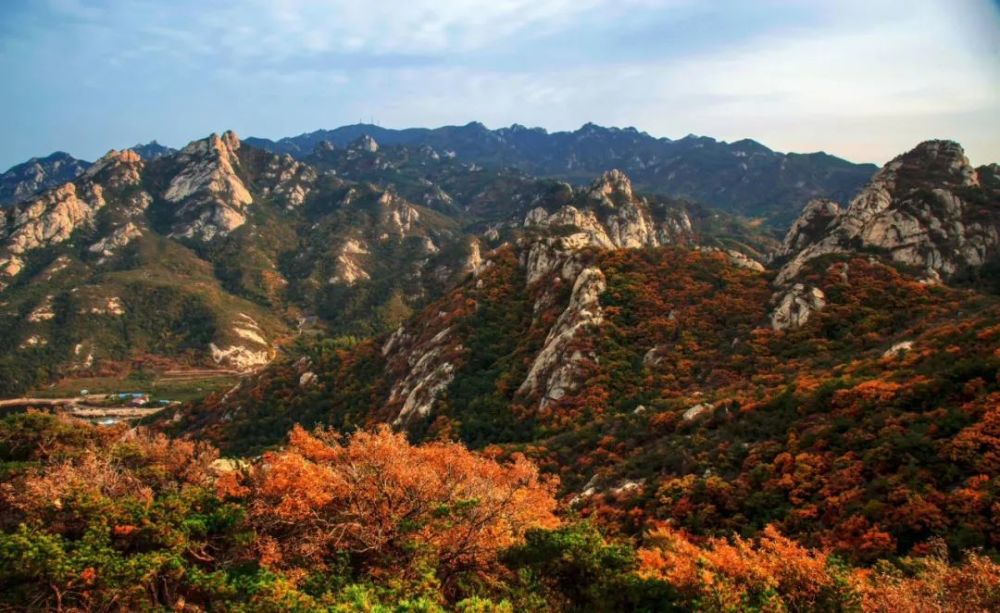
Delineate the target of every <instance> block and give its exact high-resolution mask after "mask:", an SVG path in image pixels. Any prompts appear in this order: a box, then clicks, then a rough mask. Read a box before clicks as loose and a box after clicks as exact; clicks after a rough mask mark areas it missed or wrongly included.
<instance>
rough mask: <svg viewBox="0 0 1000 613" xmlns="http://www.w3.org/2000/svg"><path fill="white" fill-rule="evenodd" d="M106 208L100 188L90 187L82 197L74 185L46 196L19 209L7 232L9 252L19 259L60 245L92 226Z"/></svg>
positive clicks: (70, 184)
mask: <svg viewBox="0 0 1000 613" xmlns="http://www.w3.org/2000/svg"><path fill="white" fill-rule="evenodd" d="M88 200H89V202H88ZM104 204H105V203H104V198H103V194H102V189H101V187H100V186H99V185H91V186H89V187H88V188H87V190H85V193H79V194H78V192H77V187H76V185H74V184H73V183H66V184H65V185H63V186H62V187H59V188H56V189H54V190H50V191H48V192H45V193H44V194H42V195H41V196H39V197H38V198H35V199H34V200H30V201H28V202H27V203H25V204H24V205H22V206H20V207H18V209H17V212H16V213H15V214H14V217H13V223H12V224H11V227H10V229H9V231H8V235H7V239H6V249H7V251H8V252H10V253H12V254H15V255H20V254H23V253H26V252H28V251H31V250H32V249H37V248H39V247H45V246H49V245H54V244H57V243H61V242H63V241H65V240H66V239H68V238H69V237H70V235H71V234H72V233H73V232H74V231H75V230H76V229H77V228H79V227H80V226H81V225H83V224H85V223H89V222H90V221H91V220H92V219H93V216H94V213H95V211H96V210H97V209H98V208H100V207H102V206H104Z"/></svg>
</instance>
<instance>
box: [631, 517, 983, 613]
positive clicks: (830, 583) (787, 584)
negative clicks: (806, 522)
mask: <svg viewBox="0 0 1000 613" xmlns="http://www.w3.org/2000/svg"><path fill="white" fill-rule="evenodd" d="M646 543H647V546H646V547H645V548H643V549H641V550H640V551H639V560H640V564H641V566H640V570H639V573H640V574H641V575H642V576H645V577H647V578H656V579H661V580H663V581H666V582H667V583H669V584H670V585H672V586H673V587H675V588H676V589H677V590H678V591H679V592H680V593H681V594H682V595H683V597H684V598H686V599H687V600H688V602H691V603H695V606H696V608H697V609H698V610H702V611H738V610H760V611H842V610H862V611H884V612H892V613H920V612H924V611H928V612H930V611H935V612H942V613H943V612H945V611H993V610H997V608H998V607H1000V564H997V563H995V562H993V561H992V560H990V559H989V558H988V557H985V556H983V555H980V554H977V553H974V552H973V553H970V554H969V555H968V557H967V559H966V560H965V561H964V562H963V563H961V564H954V565H951V564H949V563H948V561H947V558H946V552H941V551H938V552H933V553H931V554H930V555H926V556H923V557H910V558H905V559H903V560H901V561H900V563H899V564H898V565H893V564H890V563H888V562H883V563H881V564H879V565H876V566H875V567H874V568H870V569H869V568H865V569H852V568H851V567H849V566H847V565H845V564H844V563H843V562H841V561H840V560H838V559H837V558H835V557H833V556H831V555H830V554H829V552H827V551H819V550H814V549H809V548H806V547H803V546H802V545H800V544H798V543H796V542H795V541H793V540H791V539H788V538H787V537H785V536H782V535H781V534H780V533H779V532H778V531H777V530H776V529H775V528H774V527H771V526H768V527H767V528H766V529H765V530H764V531H763V533H762V534H761V535H760V537H759V538H757V539H744V538H741V537H738V536H734V537H732V538H731V539H726V538H709V539H705V540H703V541H702V542H697V541H696V540H695V539H692V537H690V536H689V535H687V534H685V533H684V532H683V531H678V530H675V529H672V528H670V527H668V526H665V525H663V526H660V527H658V528H656V529H654V530H653V531H652V532H651V533H650V534H649V535H648V538H647V540H646Z"/></svg>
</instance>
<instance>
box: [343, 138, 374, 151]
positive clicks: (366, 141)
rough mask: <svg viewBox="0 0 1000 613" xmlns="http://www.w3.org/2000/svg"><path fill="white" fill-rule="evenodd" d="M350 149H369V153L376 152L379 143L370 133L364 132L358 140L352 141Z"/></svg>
mask: <svg viewBox="0 0 1000 613" xmlns="http://www.w3.org/2000/svg"><path fill="white" fill-rule="evenodd" d="M349 148H350V149H352V150H354V151H367V152H368V153H375V152H376V151H378V143H377V142H375V139H374V138H372V137H371V136H369V135H368V134H363V135H362V136H361V137H360V138H358V140H356V141H354V142H353V143H351V146H350V147H349Z"/></svg>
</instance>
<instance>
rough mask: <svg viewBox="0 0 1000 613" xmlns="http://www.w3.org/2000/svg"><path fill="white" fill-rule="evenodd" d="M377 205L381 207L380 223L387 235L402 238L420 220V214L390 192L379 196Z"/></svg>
mask: <svg viewBox="0 0 1000 613" xmlns="http://www.w3.org/2000/svg"><path fill="white" fill-rule="evenodd" d="M378 203H379V205H380V206H381V212H380V223H381V225H382V227H383V228H384V229H385V234H387V235H390V236H396V237H398V238H402V237H404V236H406V235H407V234H409V233H410V231H411V230H412V229H413V226H414V224H416V222H417V221H419V220H420V212H419V211H417V209H416V208H415V207H413V205H411V204H410V203H409V202H407V201H406V200H404V199H403V198H400V197H399V196H397V195H396V194H395V193H394V192H392V191H390V190H386V191H385V192H383V193H382V195H381V196H379V199H378Z"/></svg>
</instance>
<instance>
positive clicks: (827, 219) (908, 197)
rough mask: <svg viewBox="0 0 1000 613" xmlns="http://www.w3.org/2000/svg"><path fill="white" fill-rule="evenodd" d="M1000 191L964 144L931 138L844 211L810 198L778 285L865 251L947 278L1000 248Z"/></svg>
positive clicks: (785, 251)
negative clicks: (827, 260) (833, 258)
mask: <svg viewBox="0 0 1000 613" xmlns="http://www.w3.org/2000/svg"><path fill="white" fill-rule="evenodd" d="M998 203H1000V190H998V189H997V188H996V187H995V186H993V187H991V186H989V185H986V186H984V185H983V184H982V183H981V182H980V179H979V173H978V172H977V171H976V169H974V168H973V167H972V166H971V165H970V164H969V160H968V159H967V158H966V157H965V153H964V152H963V150H962V148H961V147H960V146H959V145H958V144H957V143H953V142H950V141H928V142H925V143H921V144H920V145H918V146H917V147H916V148H914V149H913V150H912V151H910V152H908V153H905V154H903V155H901V156H899V157H897V158H895V159H894V160H893V161H891V162H889V163H888V164H886V165H885V167H883V168H882V170H880V171H879V172H878V173H877V174H876V175H875V177H874V178H873V179H872V181H871V182H870V183H869V184H868V185H867V186H866V187H865V188H864V189H863V190H862V191H861V193H860V194H858V196H857V197H855V198H854V200H852V201H851V203H850V205H849V206H848V207H847V208H846V209H844V210H840V208H839V207H838V206H837V205H836V204H834V203H832V202H829V201H815V202H813V203H811V204H810V205H809V206H808V207H807V208H806V209H805V211H803V214H802V215H801V216H800V217H799V219H798V220H796V222H795V223H794V224H793V225H792V228H791V229H790V230H789V232H788V235H787V236H786V237H785V241H784V243H783V244H782V250H781V252H780V253H779V256H781V257H785V258H788V260H787V261H786V262H785V264H784V265H783V266H782V268H781V270H780V272H779V273H778V277H777V280H776V281H777V283H778V284H787V283H789V282H790V281H792V280H793V279H795V278H797V277H798V276H799V275H800V274H801V272H802V270H803V267H804V266H805V265H806V264H807V263H808V262H810V261H812V260H814V259H816V258H819V257H821V256H824V255H829V254H836V253H845V252H856V251H867V252H871V253H873V254H878V255H880V256H882V257H885V258H887V259H888V260H891V261H892V262H895V263H898V264H903V265H905V266H909V267H912V268H914V269H916V270H918V271H920V272H921V273H922V274H924V275H926V276H927V277H930V278H933V279H937V278H947V277H950V276H951V275H954V274H955V273H956V272H958V271H960V270H962V269H963V268H966V267H977V266H980V265H982V264H984V263H985V262H986V261H987V260H989V259H990V258H992V257H995V256H996V255H997V254H998V252H1000V207H998V206H997V204H998Z"/></svg>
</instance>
